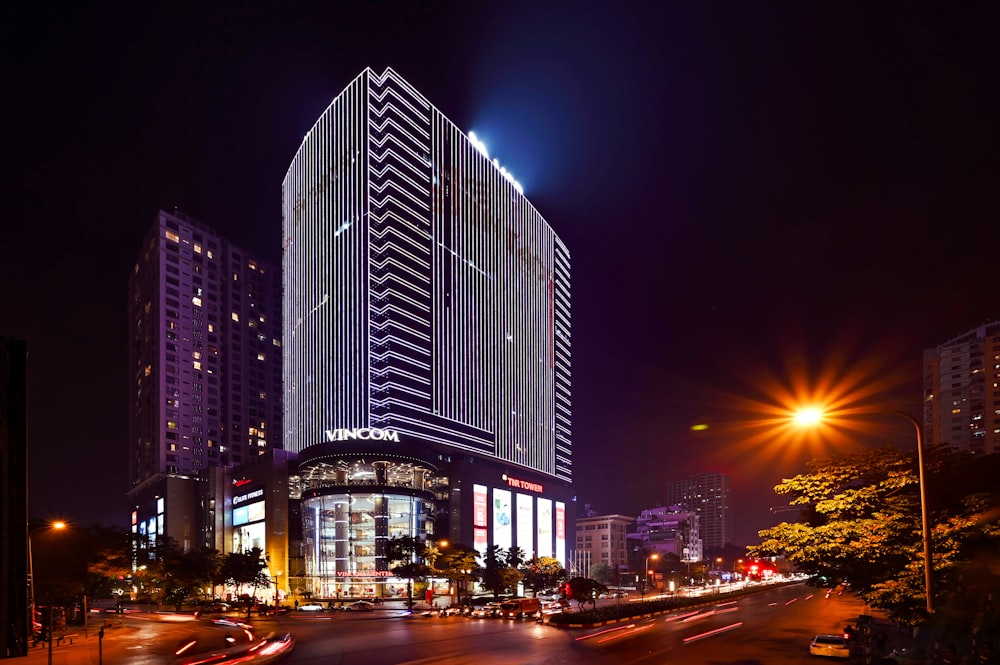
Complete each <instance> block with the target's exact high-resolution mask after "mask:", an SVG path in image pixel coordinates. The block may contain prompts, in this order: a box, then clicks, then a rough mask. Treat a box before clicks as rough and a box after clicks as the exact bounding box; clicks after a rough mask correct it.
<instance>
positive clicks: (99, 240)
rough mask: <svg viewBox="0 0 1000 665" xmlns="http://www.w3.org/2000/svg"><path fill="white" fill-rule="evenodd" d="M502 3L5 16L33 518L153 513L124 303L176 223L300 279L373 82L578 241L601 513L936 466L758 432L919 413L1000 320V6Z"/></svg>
mask: <svg viewBox="0 0 1000 665" xmlns="http://www.w3.org/2000/svg"><path fill="white" fill-rule="evenodd" d="M484 4H486V3H469V2H460V3H445V2H411V3H402V2H388V1H381V2H366V3H317V4H310V3H293V2H287V3H285V2H281V3H279V2H274V3H268V2H252V1H251V2H239V3H233V2H211V3H197V4H193V5H191V7H192V9H191V10H190V11H185V10H184V9H182V7H183V3H182V4H177V3H75V4H70V5H68V6H60V7H59V8H58V10H57V9H56V7H55V5H51V4H50V3H8V5H10V6H5V8H4V9H3V10H0V12H2V17H0V24H2V26H3V27H2V30H3V33H4V34H3V40H2V44H3V46H2V47H0V48H2V49H3V51H4V53H3V56H4V57H3V61H2V64H0V67H2V71H3V77H2V80H3V100H4V101H3V104H2V105H0V109H2V110H0V113H2V119H3V132H2V139H0V140H2V155H3V164H4V166H5V169H4V170H5V173H6V174H7V175H6V176H5V177H4V178H3V181H4V185H5V187H6V188H8V191H7V193H6V194H5V196H4V197H3V198H4V201H3V202H4V206H3V214H2V216H0V223H2V225H3V226H2V235H0V335H6V336H14V337H19V338H23V339H26V340H27V341H28V344H29V350H30V360H29V367H30V372H31V375H30V379H29V402H30V406H29V410H30V412H29V438H30V441H29V447H30V458H31V463H32V465H31V469H30V484H31V488H30V501H31V506H30V508H31V514H32V515H33V516H35V517H37V518H45V517H53V516H59V517H66V518H69V519H71V520H74V521H77V522H99V523H102V524H111V523H117V524H124V523H125V520H126V517H127V504H126V500H125V496H124V493H125V491H126V490H127V453H126V450H127V441H126V438H127V422H128V421H127V418H128V412H127V406H126V405H127V390H128V385H127V384H128V368H127V362H126V348H127V347H126V345H127V342H128V324H127V320H126V284H127V276H128V273H129V271H130V269H131V268H132V266H133V264H134V262H135V259H136V257H137V255H138V252H139V247H140V243H141V241H142V238H143V236H144V234H145V233H146V231H147V230H148V229H149V227H150V226H151V224H152V223H153V221H154V218H155V214H156V211H157V210H158V209H159V208H163V209H167V210H172V209H173V208H175V207H176V208H178V209H180V210H181V211H182V212H184V213H186V214H188V215H190V216H193V217H195V218H196V219H199V220H201V221H203V222H204V223H206V224H208V225H210V226H213V227H215V228H216V229H217V230H218V231H219V232H220V233H222V234H223V235H225V236H228V237H229V238H230V239H232V240H233V241H234V242H236V243H237V244H239V245H241V246H244V247H246V248H247V249H249V250H251V251H254V252H256V253H258V254H260V255H262V256H264V257H265V258H269V259H271V260H272V261H274V262H275V263H277V262H279V261H280V233H281V231H280V226H281V210H280V204H281V181H282V178H283V176H284V174H285V171H286V170H287V168H288V165H289V163H290V161H291V159H292V157H293V155H294V153H295V151H296V149H297V148H298V145H299V143H300V141H301V139H302V137H303V135H304V134H305V133H306V131H307V130H308V129H309V127H310V126H311V125H312V124H313V122H314V121H315V120H316V119H317V118H318V116H319V115H320V114H321V113H322V111H323V110H324V109H325V108H326V106H327V105H328V104H329V103H330V101H331V100H332V99H333V98H334V97H335V96H336V95H337V94H338V93H339V92H340V91H341V90H342V89H343V88H344V87H345V86H346V85H347V84H348V83H349V82H350V81H351V80H352V79H353V78H354V77H355V76H357V75H358V74H359V73H360V72H361V70H362V69H363V68H364V67H366V66H370V67H372V68H373V69H375V70H376V71H379V72H380V71H382V69H384V68H385V67H387V66H390V67H393V68H394V69H396V71H398V72H399V73H400V75H402V76H403V77H404V78H405V79H407V80H408V81H409V82H410V83H411V84H413V85H414V86H415V87H416V88H417V89H418V90H419V91H420V92H421V93H423V94H424V95H425V96H426V97H427V98H428V99H429V100H430V101H431V103H432V104H434V105H435V106H436V107H437V108H438V109H440V110H441V111H442V112H443V113H444V114H445V115H446V116H447V117H449V118H450V119H451V120H452V121H453V122H455V123H456V124H457V125H458V126H459V127H460V128H462V129H463V130H465V131H469V130H473V131H475V132H476V133H477V135H479V136H480V138H482V139H483V141H484V142H485V143H486V145H487V146H488V147H489V149H490V152H491V155H493V156H495V157H497V158H498V159H499V161H500V162H501V163H502V164H503V165H504V166H505V167H506V168H507V169H508V170H509V171H511V172H512V173H513V174H514V175H515V176H516V177H517V178H518V180H519V181H520V182H521V183H522V184H523V185H524V189H525V194H526V195H527V197H528V198H529V200H530V201H531V202H532V203H533V204H534V206H535V207H536V208H537V209H538V211H539V212H540V213H541V214H542V215H543V216H544V217H545V218H546V220H547V221H548V222H549V224H550V225H551V226H552V227H553V228H554V229H555V231H556V233H558V234H559V235H560V237H561V238H562V239H563V240H564V241H565V243H566V244H567V245H568V247H569V249H570V251H571V253H572V271H573V272H572V279H573V285H572V289H573V291H572V293H573V396H574V423H573V424H574V442H573V443H574V450H575V459H574V464H575V473H576V483H575V484H576V493H577V496H578V500H579V503H580V504H583V503H590V504H593V507H594V508H595V509H596V510H598V511H599V512H605V513H610V512H617V513H625V514H635V513H637V512H638V511H639V510H641V509H642V508H643V507H650V506H652V505H655V504H656V502H657V501H658V500H662V496H661V492H660V490H659V483H658V481H661V480H667V479H672V478H679V477H683V476H685V475H687V474H689V473H693V472H697V471H716V470H719V471H724V472H727V473H730V474H731V475H732V478H733V483H734V487H735V492H736V500H737V508H736V518H737V524H736V540H737V541H738V542H741V543H747V542H751V541H752V540H753V538H754V535H755V533H756V531H757V530H758V529H760V528H763V527H765V526H768V525H770V524H772V523H774V521H775V519H776V518H775V517H773V516H771V515H770V514H769V510H768V509H769V507H771V506H775V505H778V504H780V503H782V501H781V500H780V499H779V498H778V497H776V496H774V495H773V493H772V491H771V488H772V487H773V486H774V485H775V484H777V483H778V482H779V481H780V480H781V478H782V477H783V476H788V475H790V474H794V473H797V472H801V471H803V470H804V468H805V467H804V465H805V463H806V462H807V461H808V460H809V459H812V458H814V457H817V456H823V455H825V454H828V453H830V452H834V451H838V450H850V449H856V448H858V447H861V446H869V445H876V444H879V443H892V444H896V445H900V446H909V447H912V445H913V435H912V431H911V430H910V429H908V425H907V424H906V423H905V422H904V421H902V420H901V419H899V420H900V422H898V423H892V422H889V423H881V424H879V425H878V426H877V427H876V426H872V427H870V428H858V429H857V430H852V431H847V432H844V433H843V434H844V436H841V437H839V438H837V439H835V440H831V441H817V440H814V439H810V440H805V439H803V438H802V437H791V436H783V435H781V434H780V432H778V428H775V427H773V426H772V427H770V428H768V427H760V426H755V423H754V421H755V420H756V419H759V418H760V412H761V407H762V405H765V404H778V403H780V402H782V400H786V399H787V397H788V396H794V395H800V394H801V393H802V391H809V390H816V391H818V392H820V393H822V392H829V390H831V389H832V390H834V391H836V392H838V394H841V395H842V396H843V397H844V399H846V400H847V401H848V402H849V403H852V404H863V405H864V406H872V407H876V408H900V409H905V410H907V411H910V412H911V413H913V414H915V415H916V414H918V413H919V410H920V397H921V367H920V363H921V353H922V350H923V349H924V348H927V347H932V346H934V345H936V344H939V343H941V342H943V341H945V340H947V339H949V338H951V337H953V336H955V335H958V334H959V333H962V332H964V331H966V330H967V329H969V328H972V327H974V326H977V325H979V324H980V323H983V322H984V321H987V320H991V319H996V318H1000V280H998V278H997V275H998V274H1000V270H998V268H1000V265H998V263H1000V262H998V256H1000V255H998V251H1000V242H998V241H1000V186H998V185H1000V150H998V147H1000V146H998V138H1000V131H998V125H1000V74H998V72H1000V66H998V64H1000V52H998V51H1000V49H998V47H997V44H998V43H1000V40H997V39H996V34H997V33H998V30H1000V3H996V2H985V3H976V2H958V3H946V2H941V3H928V2H923V1H916V0H915V1H913V2H905V3H861V2H858V3H845V2H837V3H834V2H788V3H767V2H735V3H718V2H694V1H692V2H671V3H659V2H648V3H637V2H624V3H622V2H617V3H613V2H589V1H586V0H584V1H581V2H575V3H566V4H561V5H554V4H548V3H517V2H515V3H510V2H505V3H489V4H490V8H485V7H481V6H477V5H484ZM28 5H31V6H30V7H29V6H28ZM534 5H542V6H534ZM661 5H662V6H661ZM341 6H343V7H349V8H347V9H338V7H341ZM195 8H196V9H195ZM817 386H825V387H822V388H818V387H817ZM875 420H877V418H876V419H875ZM697 424H707V425H708V429H704V430H699V431H695V430H692V429H691V428H692V426H693V425H697ZM756 425H759V423H756ZM581 507H582V505H581ZM779 517H780V516H779Z"/></svg>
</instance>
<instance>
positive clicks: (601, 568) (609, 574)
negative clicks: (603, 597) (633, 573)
mask: <svg viewBox="0 0 1000 665" xmlns="http://www.w3.org/2000/svg"><path fill="white" fill-rule="evenodd" d="M588 572H589V573H590V577H591V579H594V580H597V581H598V582H600V583H601V584H616V583H617V582H618V571H617V570H615V569H614V568H613V567H612V566H610V565H608V564H606V563H595V564H593V565H592V566H591V567H590V570H589V571H588Z"/></svg>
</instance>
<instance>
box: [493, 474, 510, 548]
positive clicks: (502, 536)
mask: <svg viewBox="0 0 1000 665" xmlns="http://www.w3.org/2000/svg"><path fill="white" fill-rule="evenodd" d="M510 501H511V494H510V492H509V491H508V490H498V489H494V490H493V544H494V545H496V546H497V547H501V548H503V549H510V548H511V547H513V545H514V538H513V536H514V534H513V519H512V510H511V505H510Z"/></svg>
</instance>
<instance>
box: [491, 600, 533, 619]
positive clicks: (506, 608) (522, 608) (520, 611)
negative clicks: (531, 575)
mask: <svg viewBox="0 0 1000 665" xmlns="http://www.w3.org/2000/svg"><path fill="white" fill-rule="evenodd" d="M541 611H542V603H541V601H539V600H538V599H537V598H511V599H510V600H506V601H504V602H502V603H500V616H501V617H503V618H504V619H524V618H526V617H537V616H539V613H540V612H541Z"/></svg>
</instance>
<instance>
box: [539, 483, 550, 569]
mask: <svg viewBox="0 0 1000 665" xmlns="http://www.w3.org/2000/svg"><path fill="white" fill-rule="evenodd" d="M538 556H540V557H542V556H547V557H551V556H552V499H543V498H542V497H538Z"/></svg>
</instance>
